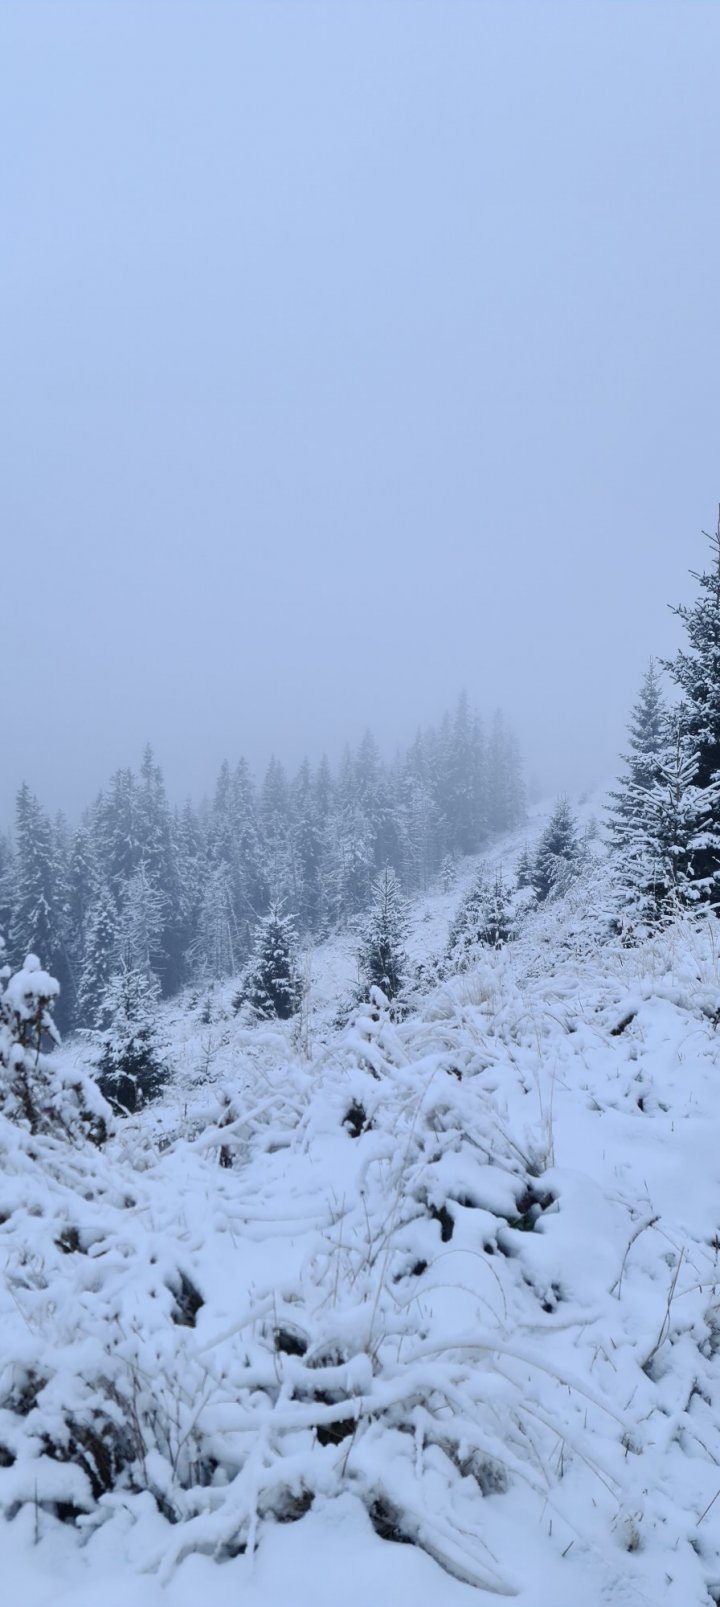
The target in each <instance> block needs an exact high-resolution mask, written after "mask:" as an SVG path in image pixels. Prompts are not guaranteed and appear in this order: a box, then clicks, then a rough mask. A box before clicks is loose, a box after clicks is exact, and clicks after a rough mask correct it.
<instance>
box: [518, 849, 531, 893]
mask: <svg viewBox="0 0 720 1607" xmlns="http://www.w3.org/2000/svg"><path fill="white" fill-rule="evenodd" d="M515 880H516V882H517V885H518V887H519V888H521V889H524V888H527V887H532V888H533V890H534V885H535V876H534V860H533V856H532V854H531V852H530V848H529V845H528V844H527V843H525V845H524V847H523V851H522V853H521V855H520V858H519V860H518V862H517V868H516V871H515Z"/></svg>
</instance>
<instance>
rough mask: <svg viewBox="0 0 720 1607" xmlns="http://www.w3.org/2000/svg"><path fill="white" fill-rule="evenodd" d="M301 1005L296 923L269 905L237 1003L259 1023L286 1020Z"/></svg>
mask: <svg viewBox="0 0 720 1607" xmlns="http://www.w3.org/2000/svg"><path fill="white" fill-rule="evenodd" d="M301 1002H302V982H301V979H300V974H299V970H298V957H297V938H296V936H295V923H294V920H293V917H292V916H291V915H284V914H283V912H282V909H281V907H280V905H278V904H272V905H271V906H270V909H269V911H268V913H267V915H266V916H265V918H264V920H263V921H261V922H260V926H259V928H258V932H257V937H256V940H255V948H254V951H253V954H252V956H251V959H250V962H249V964H248V966H247V969H246V971H245V974H244V976H243V980H242V985H241V988H240V991H239V994H238V998H237V1003H238V1005H241V1004H249V1005H250V1008H251V1009H252V1010H253V1012H254V1014H255V1015H257V1016H259V1017H260V1019H261V1020H272V1018H273V1017H277V1019H278V1020H280V1021H288V1020H289V1019H290V1017H291V1016H294V1015H295V1014H296V1012H297V1011H298V1010H299V1008H300V1004H301Z"/></svg>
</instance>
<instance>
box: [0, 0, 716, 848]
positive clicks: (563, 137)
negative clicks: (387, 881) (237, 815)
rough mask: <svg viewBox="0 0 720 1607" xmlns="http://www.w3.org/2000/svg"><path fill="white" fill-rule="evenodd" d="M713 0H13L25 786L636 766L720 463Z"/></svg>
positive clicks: (6, 229) (9, 648)
mask: <svg viewBox="0 0 720 1607" xmlns="http://www.w3.org/2000/svg"><path fill="white" fill-rule="evenodd" d="M719 60H720V5H718V4H717V3H715V0H709V3H708V4H700V3H692V0H691V3H687V0H684V3H682V4H677V5H671V4H664V3H662V0H651V3H648V4H644V3H640V0H627V3H618V0H612V3H605V4H600V5H596V4H593V3H585V0H568V3H566V4H554V3H553V4H550V3H544V0H533V3H532V4H519V3H514V0H502V3H498V4H486V3H483V0H476V3H474V4H455V3H453V0H440V3H437V4H429V3H428V4H424V3H422V0H412V3H407V4H405V3H402V0H386V3H384V4H383V3H380V0H364V3H362V4H354V3H353V0H337V3H335V4H310V3H307V4H305V3H302V0H289V3H287V4H278V3H273V0H262V3H261V4H244V3H236V4H215V3H210V0H202V3H201V4H195V5H190V4H183V3H181V0H174V3H168V4H162V3H155V0H143V3H129V0H127V3H113V0H88V3H87V4H83V5H79V4H75V3H70V0H55V3H45V4H41V3H35V0H16V3H13V0H3V4H2V6H1V7H0V150H1V151H2V161H1V163H0V216H1V219H2V230H1V236H0V239H1V250H0V318H1V320H2V328H1V331H0V338H1V349H2V362H1V364H0V429H1V435H2V443H3V449H2V453H1V454H0V519H1V521H2V523H1V526H0V528H2V532H3V535H2V570H1V572H0V584H1V586H2V594H3V609H2V618H3V650H2V678H3V693H4V696H3V726H4V739H3V744H2V752H3V760H2V773H1V774H0V815H1V816H2V817H5V818H6V817H7V815H8V812H9V808H10V801H11V798H12V795H13V793H14V790H15V788H16V786H17V784H18V782H19V781H20V780H21V778H23V777H25V778H27V780H28V781H29V782H30V783H31V785H32V786H34V787H35V788H36V789H37V790H38V791H39V792H40V794H41V796H42V797H43V798H44V800H45V801H46V802H47V804H48V806H50V807H52V808H55V807H57V806H59V805H63V806H65V807H67V808H69V809H70V810H71V811H73V810H74V809H75V808H77V807H78V806H79V805H80V804H81V803H82V802H83V801H85V800H86V799H87V798H89V797H90V796H91V795H92V794H93V793H94V792H95V791H96V789H97V787H98V786H99V785H100V784H101V782H102V781H103V780H104V779H105V778H106V776H107V774H108V773H109V771H110V770H112V769H113V768H115V767H116V766H117V765H119V764H124V763H130V762H135V760H136V759H137V758H138V757H139V754H140V750H141V748H142V744H143V743H144V742H145V741H146V740H150V741H151V742H152V743H153V745H154V746H155V748H156V751H157V754H158V757H159V759H160V761H161V762H162V764H163V766H164V768H165V771H166V774H167V779H168V782H169V785H170V788H171V791H172V793H173V795H176V796H180V797H181V796H183V795H184V794H185V792H187V791H191V792H192V793H194V794H195V795H198V794H199V793H201V792H202V791H203V790H204V789H205V788H206V787H207V786H209V785H212V781H213V778H214V774H215V771H216V769H217V767H218V765H219V763H220V760H221V759H222V757H223V756H224V755H227V756H228V757H229V758H230V759H231V760H232V759H235V758H236V757H237V756H238V755H239V753H240V752H246V753H247V755H248V757H249V758H250V759H251V761H252V762H253V763H255V764H258V765H262V763H264V761H265V760H266V759H267V757H268V756H269V754H270V752H271V751H272V750H273V749H274V750H275V751H277V753H278V754H279V755H280V756H281V757H284V758H286V759H287V760H288V762H289V763H294V762H295V761H297V760H298V759H299V758H300V757H301V755H302V754H303V752H304V751H306V750H307V751H308V752H309V753H310V754H311V755H314V756H319V754H320V752H321V751H322V750H323V748H328V750H329V751H330V752H331V753H337V752H338V751H339V750H340V748H341V747H342V745H343V743H344V741H345V740H350V741H355V740H357V739H358V738H359V737H360V735H361V734H362V731H363V729H364V727H365V725H366V724H370V725H371V726H372V727H373V728H374V729H375V731H376V733H377V735H378V737H379V738H380V740H381V741H382V742H383V744H390V745H391V744H392V743H393V741H394V739H395V738H398V739H400V740H403V739H404V738H406V737H410V736H411V735H412V732H413V730H414V728H415V726H416V724H417V723H418V722H420V721H423V720H425V719H432V718H435V717H437V716H438V715H439V713H440V712H441V710H442V708H443V707H444V706H445V705H446V704H447V703H448V702H449V701H452V700H454V697H455V695H456V693H457V691H458V690H459V689H460V687H461V686H463V685H464V686H466V687H467V689H468V692H469V694H470V695H471V697H472V698H473V699H474V700H475V701H476V702H477V703H478V704H480V705H481V706H483V707H484V708H486V709H487V710H488V712H491V711H492V709H493V708H494V707H495V705H496V704H498V703H500V704H502V705H503V707H504V708H505V710H506V712H507V714H508V716H509V717H510V718H511V719H512V720H513V722H514V723H515V725H516V727H517V729H518V731H519V734H520V737H521V740H522V743H523V746H524V748H525V749H526V751H527V753H528V757H529V760H530V767H531V769H533V770H535V771H536V772H537V773H538V774H539V775H540V778H541V780H542V781H543V783H544V785H545V786H546V787H547V788H548V789H550V790H552V789H555V788H559V787H562V786H568V785H570V786H573V785H581V786H585V785H591V784H592V783H593V782H594V781H596V780H598V779H603V778H604V777H605V776H606V775H608V774H610V773H612V769H613V762H614V755H615V753H616V752H617V749H618V747H621V746H622V742H623V728H624V721H625V716H626V713H627V709H628V706H629V704H630V703H631V701H632V700H633V698H634V696H635V692H636V688H637V682H638V680H639V678H640V676H641V674H642V671H643V668H644V665H645V662H646V660H647V657H648V655H649V654H650V652H652V651H654V650H655V651H659V652H662V651H667V650H669V649H671V648H672V645H673V642H674V640H675V627H674V624H673V621H672V617H671V616H670V614H669V613H668V610H667V608H666V603H667V602H668V601H676V600H679V599H680V598H682V597H687V596H690V595H692V590H693V588H692V582H690V581H689V579H688V576H687V569H688V568H689V567H691V566H695V567H697V566H698V565H699V564H701V563H702V561H703V557H704V552H703V542H702V539H701V536H700V529H701V527H702V526H703V525H704V526H706V527H707V526H708V525H709V524H713V523H714V521H715V516H716V514H715V510H716V505H717V502H718V498H720V462H719V460H718V448H719V446H720V390H719V383H718V376H719V375H720V349H719V348H720V330H719V317H718V305H719V295H720V293H719V288H718V287H719V286H720V205H719V202H720V193H719V191H720V97H719V96H718V93H717V70H718V61H719Z"/></svg>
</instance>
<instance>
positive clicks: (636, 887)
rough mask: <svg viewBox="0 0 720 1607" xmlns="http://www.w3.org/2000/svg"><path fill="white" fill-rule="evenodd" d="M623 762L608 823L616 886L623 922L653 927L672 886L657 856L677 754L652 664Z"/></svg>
mask: <svg viewBox="0 0 720 1607" xmlns="http://www.w3.org/2000/svg"><path fill="white" fill-rule="evenodd" d="M623 763H624V765H625V771H624V773H623V775H622V776H621V777H620V778H619V780H618V783H617V787H616V789H615V791H614V792H611V793H610V807H609V810H608V821H607V826H608V836H609V841H610V846H611V849H612V862H613V881H614V885H615V887H616V888H617V897H618V899H619V901H620V907H621V911H622V920H623V921H629V922H630V923H631V925H635V924H637V923H640V924H653V922H654V921H655V920H656V919H657V918H658V917H659V914H660V911H661V908H662V904H663V900H664V898H665V895H666V893H667V888H668V885H669V884H668V867H667V866H665V867H664V868H663V865H662V855H660V857H658V856H659V853H660V848H659V839H658V817H659V811H660V809H661V800H662V798H663V797H665V796H666V793H665V784H666V782H668V778H669V775H670V773H671V772H672V767H673V751H672V742H671V740H670V726H669V716H668V711H667V708H666V705H665V700H664V698H663V695H662V690H661V687H660V678H659V676H658V673H657V670H656V668H655V664H654V662H653V661H652V660H651V662H650V664H649V666H648V669H647V671H646V673H645V676H644V678H643V682H642V685H641V688H640V694H639V697H638V700H637V702H636V704H635V706H634V708H633V710H632V713H631V716H630V721H629V725H628V751H627V753H626V754H624V755H623ZM676 779H677V769H676ZM668 784H669V782H668ZM658 787H659V790H658ZM671 790H672V789H671Z"/></svg>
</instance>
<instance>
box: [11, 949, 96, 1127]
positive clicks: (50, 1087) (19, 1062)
mask: <svg viewBox="0 0 720 1607" xmlns="http://www.w3.org/2000/svg"><path fill="white" fill-rule="evenodd" d="M3 948H4V945H3V943H2V940H0V951H2V950H3ZM0 957H1V953H0ZM59 991H60V986H59V983H58V982H57V981H56V980H55V978H54V977H51V976H50V975H49V973H48V972H47V971H43V969H42V966H41V964H40V961H39V960H38V959H37V957H36V956H35V955H34V954H29V955H28V956H27V958H26V960H25V963H24V965H23V966H22V967H21V969H20V970H19V971H16V972H15V973H14V975H13V974H12V973H11V970H10V967H9V966H4V967H3V968H2V970H0V1073H1V1076H0V1115H3V1116H6V1117H8V1118H9V1119H10V1120H11V1121H14V1122H18V1123H20V1124H21V1125H22V1126H23V1127H25V1128H27V1129H28V1130H29V1131H30V1132H31V1133H50V1134H53V1135H57V1136H63V1137H68V1138H73V1139H78V1138H80V1137H82V1136H85V1137H87V1138H90V1139H91V1140H92V1141H93V1142H94V1143H96V1144H100V1143H102V1142H103V1140H104V1139H105V1137H106V1136H107V1117H108V1116H109V1111H108V1109H107V1106H106V1104H105V1101H104V1100H103V1099H102V1098H101V1097H100V1095H99V1094H98V1091H97V1089H96V1088H95V1087H94V1086H93V1084H92V1083H91V1082H90V1081H89V1079H88V1078H86V1077H85V1076H83V1075H82V1074H81V1073H80V1072H77V1071H74V1072H73V1073H72V1075H71V1076H67V1074H65V1075H63V1074H62V1073H61V1072H60V1070H59V1069H58V1067H57V1066H55V1064H54V1063H53V1061H52V1058H51V1056H50V1055H49V1053H48V1050H49V1049H52V1047H53V1046H54V1045H55V1044H57V1043H58V1042H59V1034H58V1031H57V1028H56V1026H55V1023H54V1021H53V1017H52V1011H53V1006H54V1003H55V1000H56V999H57V996H58V993H59Z"/></svg>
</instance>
